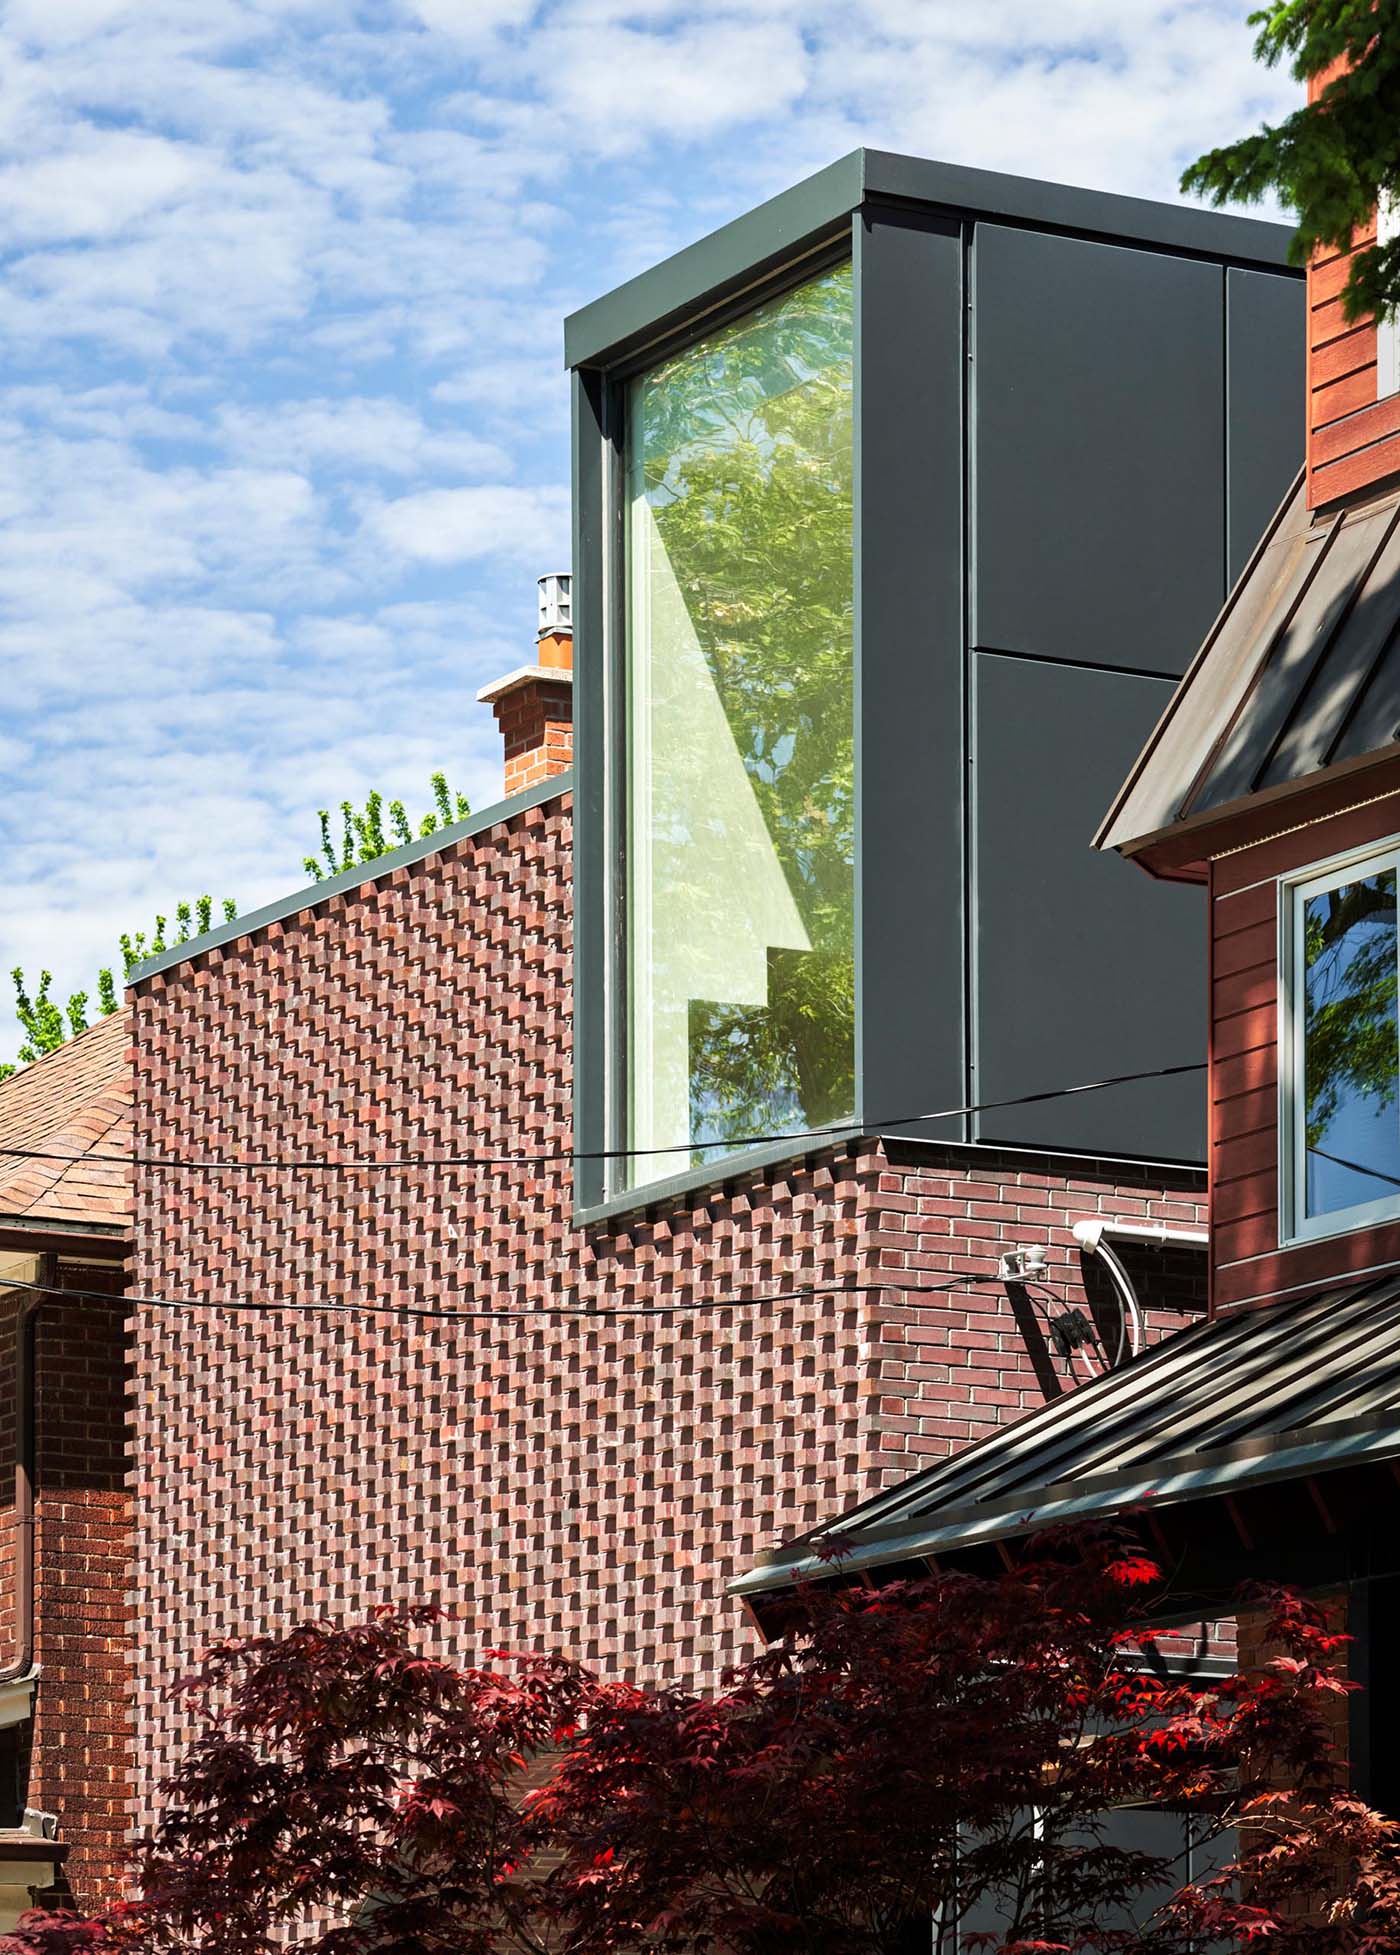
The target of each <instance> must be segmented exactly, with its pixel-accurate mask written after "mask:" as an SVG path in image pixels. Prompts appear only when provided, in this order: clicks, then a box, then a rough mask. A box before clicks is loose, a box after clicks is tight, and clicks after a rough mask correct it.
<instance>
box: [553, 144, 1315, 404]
mask: <svg viewBox="0 0 1400 1955" xmlns="http://www.w3.org/2000/svg"><path fill="white" fill-rule="evenodd" d="M871 202H890V203H900V204H905V205H912V206H921V207H923V208H925V209H927V210H932V211H939V212H942V213H944V214H945V215H968V216H972V217H985V218H991V219H995V220H997V221H999V222H1004V223H1013V224H1017V223H1019V224H1027V225H1033V226H1036V227H1037V228H1040V229H1047V230H1054V231H1062V232H1070V233H1074V234H1076V235H1080V236H1085V237H1095V238H1112V239H1114V240H1115V241H1116V242H1119V243H1126V244H1140V245H1142V246H1144V247H1147V248H1153V247H1155V248H1157V249H1162V250H1168V251H1174V252H1186V253H1190V254H1193V255H1197V256H1200V257H1204V258H1216V259H1220V260H1222V261H1223V260H1228V261H1230V262H1231V263H1232V264H1245V265H1252V266H1259V267H1263V268H1266V269H1270V270H1276V271H1283V272H1286V273H1289V274H1290V275H1291V276H1294V277H1298V278H1301V277H1302V273H1301V271H1297V272H1295V271H1294V270H1293V268H1292V267H1291V266H1290V265H1289V263H1288V247H1289V242H1290V240H1291V237H1292V232H1291V230H1290V229H1289V227H1288V226H1287V225H1283V224H1273V223H1269V222H1267V221H1266V220H1263V219H1260V218H1257V217H1235V216H1229V215H1226V214H1224V213H1222V212H1219V211H1207V210H1199V209H1195V208H1193V207H1192V206H1190V205H1186V204H1158V203H1153V202H1151V201H1149V200H1148V199H1146V198H1142V197H1124V196H1120V195H1118V194H1117V193H1115V192H1112V191H1102V190H1081V189H1078V188H1076V187H1074V186H1073V185H1070V184H1060V183H1041V182H1037V181H1035V180H1034V179H1032V178H1028V177H1017V176H1010V175H1007V174H1006V173H1004V172H1002V171H997V170H976V169H969V168H966V167H964V166H963V165H961V164H956V163H940V162H936V161H933V160H932V159H929V158H926V157H918V156H901V155H897V154H895V153H893V152H890V151H886V150H874V149H855V150H852V151H851V152H850V154H849V155H847V156H843V157H841V158H840V159H839V160H838V161H837V162H835V163H831V164H828V165H827V167H826V168H825V169H824V170H819V171H818V172H817V173H816V174H815V175H814V176H810V177H806V178H804V179H803V180H802V182H800V183H797V184H794V185H793V187H792V188H791V189H790V190H784V191H781V192H780V193H779V194H778V195H777V196H776V197H772V198H770V199H769V200H768V202H767V203H764V204H760V205H759V206H758V207H757V208H756V209H754V210H751V211H747V212H745V213H744V215H743V216H742V217H738V218H735V219H734V221H733V222H732V223H729V224H725V225H723V226H722V227H721V228H720V229H719V230H717V231H712V232H710V233H709V235H708V236H706V237H703V238H700V239H698V240H697V241H696V242H695V243H694V244H691V245H687V246H686V247H685V248H684V249H683V250H681V251H678V252H676V253H675V254H674V255H673V256H672V257H670V258H667V259H664V260H663V261H662V263H661V264H659V265H653V266H652V267H650V268H649V269H648V270H647V271H644V272H641V273H639V274H638V276H637V277H635V278H631V279H628V280H627V282H626V283H625V284H623V285H619V286H617V287H616V288H615V289H614V290H613V291H611V292H607V293H605V294H603V296H602V297H600V298H597V299H594V300H593V301H592V302H591V303H590V304H588V305H585V306H582V307H580V309H579V310H578V311H577V312H574V313H571V314H570V315H569V317H568V318H567V319H566V320H565V322H564V364H565V366H566V367H570V368H575V367H607V366H611V365H614V364H616V363H617V362H618V361H620V360H623V359H626V358H629V357H630V356H632V355H633V354H635V353H636V352H637V351H638V350H639V349H640V348H641V347H642V346H643V345H645V344H646V343H647V342H648V341H650V340H652V339H656V338H660V337H663V336H664V335H665V334H666V333H667V332H668V331H669V330H671V329H673V328H674V327H675V326H676V325H678V324H679V323H681V322H683V321H686V320H688V319H690V318H693V317H694V316H696V315H697V313H703V312H704V311H705V310H707V309H708V308H709V307H710V306H712V305H719V304H723V303H725V302H726V300H727V299H730V298H732V297H734V296H735V295H736V294H737V293H738V292H740V291H742V290H743V289H744V288H745V286H746V285H749V284H752V283H754V282H755V281H756V280H758V279H760V278H763V277H765V276H767V275H768V274H769V273H771V272H772V271H774V270H775V269H776V268H777V267H778V266H780V265H782V264H784V263H785V262H790V261H792V260H794V259H796V258H798V257H800V256H801V255H802V254H803V252H804V251H806V250H808V249H812V248H817V247H819V246H820V245H821V244H822V243H823V242H825V241H828V240H830V239H832V238H833V237H834V236H835V235H837V233H838V231H839V229H840V227H841V226H842V225H843V223H844V222H845V221H846V220H848V219H849V218H850V216H851V214H852V213H853V212H854V211H856V210H859V209H860V208H861V206H862V205H863V204H866V203H871Z"/></svg>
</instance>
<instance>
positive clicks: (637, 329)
mask: <svg viewBox="0 0 1400 1955" xmlns="http://www.w3.org/2000/svg"><path fill="white" fill-rule="evenodd" d="M864 180H865V152H864V150H860V149H854V150H852V151H851V153H850V155H849V156H843V157H842V158H841V159H840V161H839V162H836V163H829V164H828V165H827V167H826V168H825V169H824V170H818V171H817V173H816V175H815V176H810V177H805V178H804V179H803V181H802V182H801V183H797V184H794V185H793V187H792V189H791V190H784V191H782V192H780V194H779V195H778V196H776V197H770V198H769V200H768V201H767V203H764V204H759V205H758V207H757V208H756V209H755V210H750V211H745V213H744V215H743V216H742V217H736V218H735V220H734V222H733V223H732V224H725V225H723V226H722V227H721V228H720V229H719V230H718V231H711V232H710V234H709V235H708V237H703V238H700V239H698V240H697V241H696V242H695V243H694V244H690V245H687V246H686V247H685V249H684V250H683V251H678V252H676V253H675V254H674V255H673V256H672V257H670V258H665V259H663V260H662V262H661V263H660V264H659V265H652V266H649V267H648V269H647V270H646V271H644V272H641V273H639V274H638V276H637V277H636V278H630V279H628V280H627V282H626V284H625V285H619V286H618V287H617V288H616V289H615V290H614V291H612V292H607V293H605V294H604V295H603V297H602V298H599V299H594V300H593V301H592V303H591V304H590V305H586V306H583V307H581V308H580V309H579V311H577V312H574V313H571V314H570V315H569V317H568V318H567V319H566V320H565V321H564V364H565V366H568V367H576V366H583V365H585V364H589V365H594V364H598V365H601V364H605V363H606V364H611V363H612V362H613V361H615V360H618V359H623V358H626V357H627V356H628V355H629V353H631V352H633V351H635V349H636V347H637V346H638V345H639V344H641V343H644V342H645V341H647V340H649V339H654V338H657V337H659V336H661V335H662V334H664V333H665V332H666V331H667V330H668V329H669V328H670V326H671V325H673V324H674V323H676V322H677V321H678V319H679V318H680V317H681V316H682V315H684V316H686V317H694V316H695V315H696V314H697V313H698V312H700V311H703V310H704V309H705V307H706V306H707V305H711V304H719V303H722V302H723V300H724V299H725V298H726V297H727V296H731V295H732V294H733V293H734V292H735V291H736V290H737V289H739V288H741V287H742V286H744V285H746V284H750V283H752V282H753V281H754V280H755V279H757V278H760V277H762V276H763V275H764V274H765V272H767V271H770V270H771V269H773V268H774V267H775V266H777V265H779V264H782V263H783V262H785V261H786V260H789V259H791V258H792V257H794V256H795V255H797V254H800V253H801V251H802V250H803V248H804V247H805V246H807V245H809V244H813V243H815V242H817V241H818V240H819V239H821V238H822V237H823V236H829V235H831V234H832V233H833V232H835V231H837V230H839V229H840V228H842V225H843V220H845V219H846V218H847V217H848V216H849V214H850V213H851V211H853V210H854V209H855V208H856V206H857V204H859V202H860V200H861V197H862V195H863V191H864Z"/></svg>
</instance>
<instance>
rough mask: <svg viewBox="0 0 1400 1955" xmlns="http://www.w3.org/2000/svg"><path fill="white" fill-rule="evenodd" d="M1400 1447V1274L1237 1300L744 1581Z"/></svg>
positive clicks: (942, 1544)
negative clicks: (1249, 1305) (1254, 1305)
mask: <svg viewBox="0 0 1400 1955" xmlns="http://www.w3.org/2000/svg"><path fill="white" fill-rule="evenodd" d="M1397 1457H1400V1276H1396V1275H1390V1276H1386V1277H1382V1278H1380V1279H1379V1280H1377V1281H1375V1282H1371V1283H1366V1284H1362V1285H1360V1286H1359V1287H1358V1286H1352V1287H1351V1288H1349V1289H1344V1290H1330V1291H1327V1292H1325V1293H1323V1294H1322V1295H1312V1296H1307V1297H1303V1298H1300V1299H1297V1300H1295V1301H1293V1302H1291V1303H1274V1304H1270V1305H1268V1306H1267V1307H1265V1308H1263V1309H1257V1310H1237V1311H1234V1312H1232V1313H1231V1314H1230V1315H1228V1316H1224V1317H1218V1318H1216V1319H1214V1320H1213V1321H1207V1322H1204V1323H1200V1324H1196V1325H1193V1326H1192V1328H1191V1329H1189V1330H1183V1331H1178V1332H1176V1333H1175V1335H1173V1336H1171V1337H1168V1338H1166V1339H1164V1341H1163V1342H1162V1343H1160V1344H1158V1345H1157V1346H1155V1348H1154V1349H1152V1350H1151V1351H1149V1352H1147V1353H1146V1354H1145V1355H1144V1356H1143V1357H1141V1358H1138V1359H1136V1360H1135V1361H1134V1362H1133V1363H1131V1364H1128V1365H1125V1366H1124V1367H1123V1368H1122V1369H1121V1370H1118V1371H1114V1372H1110V1373H1109V1374H1108V1376H1107V1377H1104V1378H1101V1379H1098V1380H1097V1381H1096V1382H1095V1383H1093V1384H1090V1385H1084V1386H1082V1387H1081V1388H1080V1389H1079V1390H1078V1391H1075V1392H1073V1393H1071V1394H1069V1396H1067V1397H1065V1398H1059V1399H1055V1400H1053V1401H1052V1402H1051V1403H1050V1404H1049V1405H1046V1406H1044V1407H1043V1408H1042V1409H1041V1410H1040V1411H1038V1412H1033V1413H1031V1414H1030V1415H1029V1416H1028V1417H1026V1418H1024V1419H1021V1420H1019V1421H1018V1422H1017V1423H1016V1424H1015V1425H1011V1426H1008V1427H1006V1428H1005V1429H1004V1430H1003V1431H1001V1432H996V1433H993V1434H991V1435H990V1437H988V1438H986V1439H983V1440H980V1441H979V1442H978V1443H977V1444H976V1445H975V1446H969V1447H967V1448H966V1449H965V1450H964V1451H963V1452H960V1453H955V1454H954V1455H953V1456H952V1457H951V1458H950V1459H946V1460H940V1461H939V1462H938V1464H937V1465H936V1466H931V1467H929V1468H927V1469H926V1470H925V1471H924V1472H922V1473H918V1474H915V1475H914V1477H913V1478H912V1479H909V1480H905V1481H903V1482H902V1483H901V1484H900V1485H899V1486H896V1487H891V1488H890V1489H889V1490H888V1491H887V1492H885V1493H880V1494H876V1495H875V1496H874V1498H873V1499H870V1500H866V1501H864V1502H862V1503H861V1505H860V1506H858V1507H855V1508H853V1509H852V1510H851V1511H850V1512H849V1513H847V1514H844V1515H842V1516H841V1518H840V1519H839V1520H835V1521H831V1522H829V1523H827V1524H826V1525H825V1526H824V1527H821V1528H816V1529H814V1530H813V1531H812V1532H811V1533H809V1534H805V1535H803V1536H802V1537H801V1538H800V1539H799V1540H797V1541H794V1542H791V1543H790V1544H789V1545H788V1546H786V1547H784V1548H781V1549H779V1550H778V1552H777V1553H776V1554H773V1555H770V1556H769V1557H768V1558H767V1559H766V1560H765V1561H764V1562H762V1563H760V1564H759V1565H758V1566H757V1567H755V1568H753V1569H751V1570H749V1571H748V1572H747V1573H746V1574H744V1575H741V1576H740V1577H739V1578H738V1580H737V1581H735V1582H733V1583H732V1584H731V1590H732V1592H734V1593H736V1594H740V1595H758V1594H762V1593H764V1592H765V1591H771V1590H774V1589H781V1588H784V1587H786V1586H787V1585H788V1584H789V1583H790V1582H792V1581H794V1580H797V1579H809V1580H810V1579H813V1578H815V1577H818V1576H820V1575H824V1574H830V1573H831V1572H832V1566H831V1562H830V1560H829V1559H823V1558H822V1555H821V1553H820V1552H819V1551H820V1549H821V1548H822V1546H823V1544H830V1545H831V1546H835V1545H836V1544H837V1542H838V1541H839V1544H840V1547H841V1551H842V1553H841V1563H840V1566H841V1570H842V1572H845V1571H848V1570H858V1569H862V1568H877V1567H888V1566H890V1565H892V1564H897V1563H900V1562H907V1561H913V1560H917V1559H919V1558H921V1557H923V1556H927V1555H937V1554H940V1553H951V1552H953V1551H955V1550H957V1549H962V1548H970V1547H977V1546H980V1545H983V1544H990V1543H994V1542H997V1541H1006V1540H1011V1539H1013V1538H1014V1537H1015V1536H1017V1535H1022V1534H1029V1533H1031V1532H1033V1531H1034V1530H1035V1529H1037V1528H1041V1527H1047V1526H1052V1525H1056V1524H1063V1523H1068V1522H1072V1521H1077V1520H1083V1519H1087V1518H1090V1517H1092V1516H1095V1515H1100V1516H1102V1515H1109V1514H1116V1513H1122V1512H1124V1511H1125V1510H1128V1509H1130V1508H1133V1507H1137V1506H1139V1505H1140V1504H1141V1503H1142V1502H1144V1501H1150V1502H1151V1504H1152V1508H1153V1510H1154V1511H1160V1510H1161V1509H1162V1508H1164V1507H1169V1506H1172V1505H1174V1504H1178V1503H1180V1502H1182V1501H1188V1500H1195V1499H1201V1498H1204V1497H1208V1496H1211V1495H1216V1494H1223V1493H1237V1492H1240V1491H1241V1490H1243V1489H1244V1488H1247V1487H1251V1486H1260V1485H1263V1484H1264V1483H1266V1482H1268V1481H1274V1480H1285V1479H1294V1478H1297V1477H1299V1476H1301V1475H1309V1474H1318V1473H1321V1472H1324V1471H1325V1470H1327V1469H1328V1468H1331V1467H1342V1466H1348V1465H1354V1464H1357V1463H1359V1462H1362V1461H1366V1460H1386V1459H1395V1458H1397Z"/></svg>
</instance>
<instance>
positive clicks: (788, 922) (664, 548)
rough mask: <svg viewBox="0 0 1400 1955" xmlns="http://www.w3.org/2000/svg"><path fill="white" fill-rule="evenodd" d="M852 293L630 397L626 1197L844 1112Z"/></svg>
mask: <svg viewBox="0 0 1400 1955" xmlns="http://www.w3.org/2000/svg"><path fill="white" fill-rule="evenodd" d="M852 464H853V446H852V279H851V268H850V265H849V264H844V265H840V266H837V267H836V268H834V269H832V270H829V271H826V272H824V273H822V274H821V275H820V276H818V277H815V278H812V279H810V280H809V281H808V282H807V283H806V284H804V285H800V286H798V287H796V288H795V289H793V290H790V291H787V292H784V293H783V294H782V295H781V296H779V297H776V298H774V299H772V300H771V301H770V302H768V303H767V304H764V305H762V306H760V307H758V308H757V309H755V310H754V311H752V312H749V313H747V314H745V315H744V316H743V317H741V318H739V319H737V320H735V321H733V322H732V323H730V324H728V325H724V326H722V327H720V328H718V329H716V331H715V332H714V333H712V334H711V335H709V336H708V337H706V338H704V339H702V340H700V341H698V342H697V343H695V344H693V345H691V346H689V347H687V348H686V349H685V350H683V351H681V352H679V353H677V354H676V355H675V356H674V357H673V358H670V359H667V360H665V361H663V362H662V363H661V364H659V365H658V366H656V367H653V368H652V369H651V370H650V371H648V372H646V373H644V374H642V375H641V376H640V377H639V378H637V379H636V380H634V381H632V382H631V383H630V387H629V391H628V398H627V414H626V481H625V495H626V505H627V529H626V545H625V561H626V600H627V630H626V673H627V683H626V700H625V711H624V714H623V720H624V732H623V736H622V737H623V739H624V742H625V747H626V765H625V769H624V793H625V823H624V861H625V871H624V877H623V900H624V910H625V932H624V938H625V952H624V964H625V970H624V973H623V977H624V985H625V994H626V1013H625V1016H626V1041H625V1051H624V1052H623V1053H621V1054H620V1055H619V1058H620V1061H621V1065H622V1068H623V1070H624V1072H625V1078H624V1079H623V1080H622V1081H621V1082H620V1085H621V1089H622V1090H621V1093H620V1100H619V1103H620V1110H621V1112H622V1115H623V1119H624V1122H625V1127H626V1132H627V1147H628V1149H629V1150H631V1149H635V1150H636V1152H635V1154H634V1155H632V1156H631V1158H630V1159H629V1161H628V1164H627V1165H628V1175H627V1182H626V1185H628V1186H638V1185H641V1184H644V1183H647V1182H652V1181H656V1180H659V1179H661V1178H663V1177H665V1176H668V1175H673V1174H676V1173H680V1172H684V1171H685V1170H687V1169H689V1168H691V1167H694V1166H698V1165H700V1164H701V1163H708V1162H713V1161H715V1160H717V1159H721V1158H723V1157H724V1156H725V1155H726V1153H730V1152H734V1151H737V1150H740V1149H742V1148H744V1147H745V1146H746V1145H747V1144H749V1143H750V1141H751V1140H752V1139H753V1137H754V1136H761V1135H767V1134H774V1133H782V1132H787V1131H790V1130H792V1129H794V1128H796V1129H806V1128H810V1127H814V1126H821V1125H824V1124H826V1123H827V1122H831V1121H841V1120H844V1119H847V1118H849V1117H850V1116H851V1114H852V1113H853V1111H854V1105H855V1015H854V992H855V961H854V914H855V902H854V896H855V874H854V801H853V783H852V759H853V731H854V707H853V666H854V661H853V611H854V607H853V589H852V575H853V541H852Z"/></svg>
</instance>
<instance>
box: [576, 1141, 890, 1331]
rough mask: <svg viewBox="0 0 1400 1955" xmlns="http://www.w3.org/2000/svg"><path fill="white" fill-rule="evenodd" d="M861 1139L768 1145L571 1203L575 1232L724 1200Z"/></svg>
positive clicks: (781, 1142)
mask: <svg viewBox="0 0 1400 1955" xmlns="http://www.w3.org/2000/svg"><path fill="white" fill-rule="evenodd" d="M864 1138H870V1137H869V1136H865V1135H863V1134H862V1132H861V1130H860V1128H858V1127H852V1128H850V1129H849V1130H845V1129H842V1130H841V1131H840V1132H836V1133H833V1134H832V1135H831V1137H830V1139H827V1140H820V1141H813V1140H800V1141H791V1140H784V1141H770V1142H769V1143H768V1145H767V1146H766V1147H750V1148H748V1149H746V1151H745V1152H744V1153H742V1154H726V1155H724V1156H722V1157H721V1158H720V1159H717V1160H714V1161H708V1162H705V1163H703V1164H702V1165H701V1166H699V1167H694V1168H686V1169H685V1170H684V1171H683V1172H682V1173H680V1174H671V1175H667V1176H666V1178H665V1180H664V1181H647V1182H644V1183H642V1184H641V1185H640V1186H639V1187H636V1188H629V1189H627V1190H625V1191H624V1192H623V1193H622V1194H620V1195H612V1196H610V1197H608V1198H607V1199H606V1200H602V1201H596V1202H588V1203H575V1206H574V1213H573V1221H574V1226H575V1228H585V1229H586V1228H591V1227H592V1226H594V1225H595V1224H596V1223H599V1222H613V1221H616V1220H617V1219H618V1217H619V1216H624V1215H631V1216H635V1217H637V1218H639V1219H640V1217H642V1216H643V1215H647V1214H650V1212H651V1211H652V1210H653V1209H656V1208H666V1207H668V1206H670V1205H671V1204H672V1203H674V1202H679V1201H684V1202H685V1203H687V1204H688V1205H689V1204H693V1202H694V1201H695V1200H696V1199H697V1198H698V1197H701V1196H703V1195H706V1194H713V1195H716V1196H719V1195H722V1194H723V1192H724V1191H725V1189H726V1188H728V1187H729V1186H730V1185H731V1184H733V1183H735V1182H740V1181H744V1180H746V1179H747V1178H748V1176H750V1175H753V1174H760V1173H762V1172H763V1171H764V1170H765V1169H767V1168H772V1167H779V1166H782V1165H784V1164H786V1165H788V1166H790V1167H794V1168H796V1167H800V1166H801V1165H802V1164H803V1163H805V1162H807V1161H815V1160H818V1159H819V1158H820V1157H821V1156H822V1155H823V1154H829V1153H832V1152H833V1151H835V1152H838V1153H845V1152H847V1151H848V1150H849V1149H850V1148H852V1147H854V1146H855V1145H857V1144H858V1143H859V1142H860V1141H861V1140H862V1139H864ZM676 1151H677V1152H679V1151H680V1150H679V1149H678V1150H676ZM759 1301H760V1302H761V1301H762V1299H761V1298H760V1299H759Z"/></svg>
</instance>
